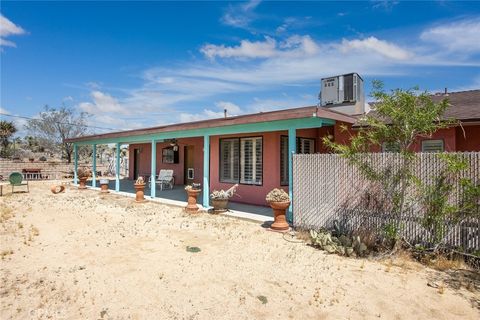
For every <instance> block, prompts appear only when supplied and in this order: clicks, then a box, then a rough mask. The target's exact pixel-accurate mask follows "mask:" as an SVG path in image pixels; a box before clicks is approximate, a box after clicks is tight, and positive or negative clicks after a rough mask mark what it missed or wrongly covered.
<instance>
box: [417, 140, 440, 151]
mask: <svg viewBox="0 0 480 320" xmlns="http://www.w3.org/2000/svg"><path fill="white" fill-rule="evenodd" d="M443 151H445V148H444V146H443V140H423V141H422V152H443Z"/></svg>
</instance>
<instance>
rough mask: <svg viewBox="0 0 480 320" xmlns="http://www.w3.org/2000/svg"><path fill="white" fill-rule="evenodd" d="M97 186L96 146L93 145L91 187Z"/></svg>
mask: <svg viewBox="0 0 480 320" xmlns="http://www.w3.org/2000/svg"><path fill="white" fill-rule="evenodd" d="M96 186H97V145H96V144H94V145H93V151H92V187H94V188H95V187H96Z"/></svg>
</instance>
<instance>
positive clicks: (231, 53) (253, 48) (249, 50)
mask: <svg viewBox="0 0 480 320" xmlns="http://www.w3.org/2000/svg"><path fill="white" fill-rule="evenodd" d="M276 46H277V43H276V41H275V40H274V39H272V38H270V37H266V38H265V41H254V42H251V41H249V40H242V41H241V42H240V45H238V46H233V47H228V46H225V45H214V44H206V45H204V46H203V47H202V48H201V49H200V51H201V52H202V53H203V54H204V55H205V56H207V57H208V58H210V59H213V58H215V57H219V58H269V57H273V56H274V55H276V54H277V52H276Z"/></svg>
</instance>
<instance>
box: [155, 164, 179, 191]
mask: <svg viewBox="0 0 480 320" xmlns="http://www.w3.org/2000/svg"><path fill="white" fill-rule="evenodd" d="M155 184H159V185H160V190H163V189H164V188H169V189H173V185H174V184H175V178H174V176H173V170H171V169H169V170H167V169H162V170H160V172H159V173H158V178H157V180H155ZM151 186H152V181H151V178H150V187H151Z"/></svg>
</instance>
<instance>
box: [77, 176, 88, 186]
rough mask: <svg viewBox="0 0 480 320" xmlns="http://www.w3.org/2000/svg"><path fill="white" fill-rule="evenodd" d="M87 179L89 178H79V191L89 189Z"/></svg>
mask: <svg viewBox="0 0 480 320" xmlns="http://www.w3.org/2000/svg"><path fill="white" fill-rule="evenodd" d="M87 179H88V177H80V178H78V181H79V186H78V189H87Z"/></svg>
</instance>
